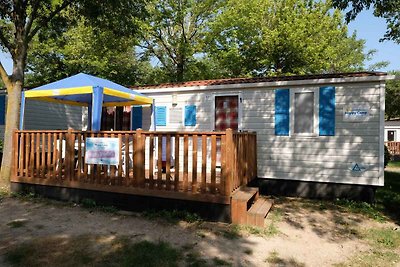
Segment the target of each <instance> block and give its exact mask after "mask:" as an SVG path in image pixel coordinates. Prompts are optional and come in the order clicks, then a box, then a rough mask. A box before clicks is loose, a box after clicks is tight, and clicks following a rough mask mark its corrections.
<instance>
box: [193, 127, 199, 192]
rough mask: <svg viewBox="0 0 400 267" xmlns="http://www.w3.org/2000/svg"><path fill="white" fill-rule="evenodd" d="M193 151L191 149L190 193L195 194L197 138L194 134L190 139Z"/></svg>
mask: <svg viewBox="0 0 400 267" xmlns="http://www.w3.org/2000/svg"><path fill="white" fill-rule="evenodd" d="M192 142H193V149H192V192H194V193H195V192H197V187H198V184H197V143H198V136H197V134H194V135H193V137H192Z"/></svg>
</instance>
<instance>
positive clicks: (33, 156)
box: [29, 133, 35, 177]
mask: <svg viewBox="0 0 400 267" xmlns="http://www.w3.org/2000/svg"><path fill="white" fill-rule="evenodd" d="M29 167H30V173H31V177H35V173H34V170H35V134H34V133H31V155H30V161H29Z"/></svg>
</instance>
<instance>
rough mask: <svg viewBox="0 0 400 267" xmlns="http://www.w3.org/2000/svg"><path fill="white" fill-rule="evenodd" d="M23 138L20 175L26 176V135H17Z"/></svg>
mask: <svg viewBox="0 0 400 267" xmlns="http://www.w3.org/2000/svg"><path fill="white" fill-rule="evenodd" d="M17 134H18V135H20V136H21V143H20V154H19V175H21V176H25V175H26V173H25V153H26V150H25V134H24V133H17Z"/></svg>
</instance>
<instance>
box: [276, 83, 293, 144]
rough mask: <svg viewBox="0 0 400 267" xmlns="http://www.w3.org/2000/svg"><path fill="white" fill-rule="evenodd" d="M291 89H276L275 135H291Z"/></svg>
mask: <svg viewBox="0 0 400 267" xmlns="http://www.w3.org/2000/svg"><path fill="white" fill-rule="evenodd" d="M289 106H290V92H289V89H276V90H275V135H280V136H288V135H289Z"/></svg>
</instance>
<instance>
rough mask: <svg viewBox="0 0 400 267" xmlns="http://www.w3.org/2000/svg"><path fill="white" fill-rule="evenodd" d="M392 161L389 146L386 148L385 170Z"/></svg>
mask: <svg viewBox="0 0 400 267" xmlns="http://www.w3.org/2000/svg"><path fill="white" fill-rule="evenodd" d="M391 160H392V155H391V154H390V152H389V149H388V148H387V146H385V161H384V164H385V168H386V165H388V163H389V161H391Z"/></svg>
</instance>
